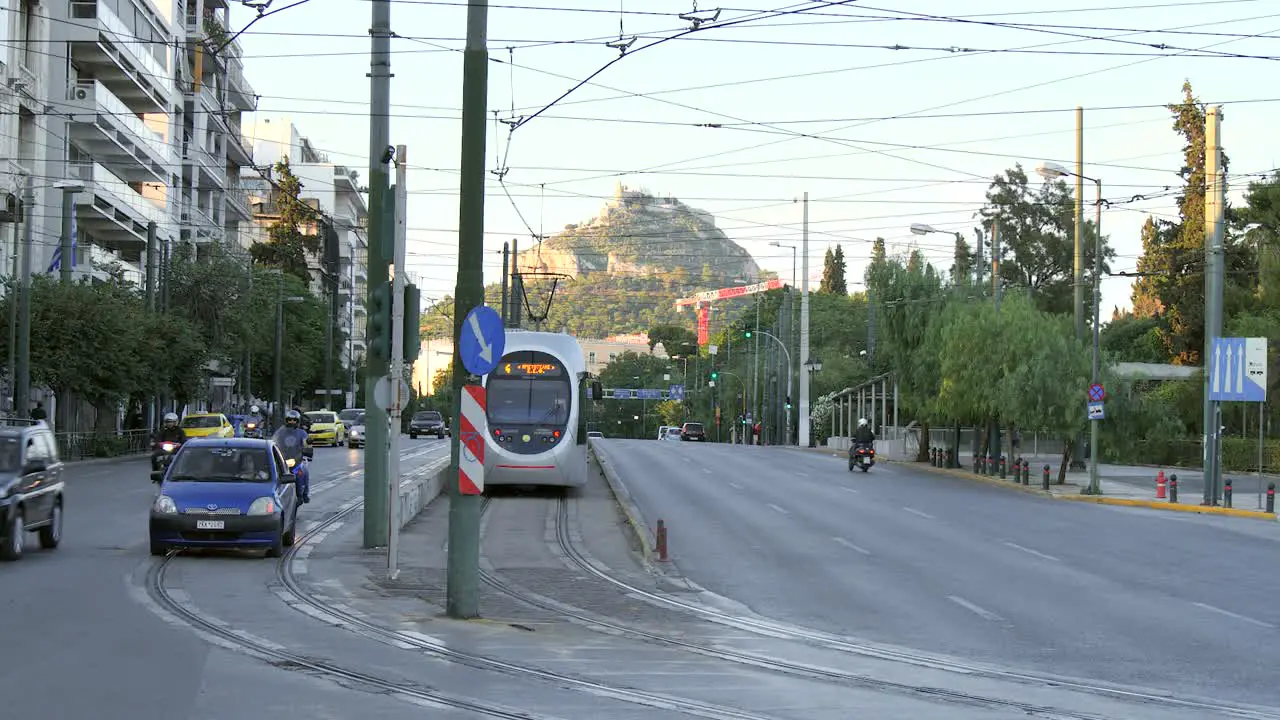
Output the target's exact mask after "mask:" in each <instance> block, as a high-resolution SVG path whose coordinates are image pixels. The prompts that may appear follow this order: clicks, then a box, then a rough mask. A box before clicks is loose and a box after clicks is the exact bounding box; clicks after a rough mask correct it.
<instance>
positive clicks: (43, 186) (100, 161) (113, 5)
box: [0, 0, 256, 283]
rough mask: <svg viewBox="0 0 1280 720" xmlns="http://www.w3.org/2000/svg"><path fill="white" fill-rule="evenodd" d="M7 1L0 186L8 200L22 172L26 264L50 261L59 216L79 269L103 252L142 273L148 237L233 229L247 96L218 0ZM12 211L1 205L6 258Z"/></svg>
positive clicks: (1, 54)
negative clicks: (30, 199)
mask: <svg viewBox="0 0 1280 720" xmlns="http://www.w3.org/2000/svg"><path fill="white" fill-rule="evenodd" d="M10 6H11V7H10V8H8V9H5V10H3V11H0V17H2V18H3V20H2V21H0V22H2V25H0V37H5V38H12V39H13V40H14V41H15V42H11V43H9V44H7V46H6V47H4V48H3V49H0V60H2V61H3V70H2V71H0V72H2V74H3V75H2V76H3V79H4V87H3V90H0V111H3V113H4V114H3V118H4V119H3V123H4V125H3V130H2V131H0V157H3V158H6V159H7V160H6V162H5V163H4V166H3V167H0V197H2V198H3V199H4V204H3V205H4V207H6V208H12V207H13V204H14V201H16V200H17V198H18V197H19V196H20V195H21V188H22V186H23V184H24V182H25V181H26V178H27V177H29V178H30V179H31V184H32V186H33V189H34V191H35V192H34V195H35V204H34V206H33V207H32V208H30V211H29V212H28V213H27V215H28V217H29V218H31V220H32V238H33V252H32V263H31V266H32V271H33V272H36V273H41V272H49V271H52V270H53V269H54V268H55V267H56V265H55V263H56V262H60V261H61V258H60V257H58V255H60V253H59V252H58V244H59V238H60V237H61V235H62V230H63V224H64V220H67V221H69V224H70V227H71V230H72V236H73V238H74V244H75V251H74V253H73V260H72V262H73V264H74V271H75V273H76V274H77V275H78V276H84V275H90V276H100V275H101V273H100V272H99V271H98V270H96V265H97V264H101V263H114V264H118V265H120V266H121V267H122V269H123V270H124V273H125V276H126V278H128V279H130V280H133V281H135V282H139V283H140V282H142V281H143V278H144V271H145V267H144V265H145V258H146V250H147V245H148V241H149V238H153V239H154V242H155V243H156V245H157V248H158V249H160V251H161V253H163V251H164V249H166V248H168V249H171V248H172V244H173V243H175V242H190V243H194V244H196V245H197V247H200V246H202V245H205V244H207V243H209V242H213V241H218V240H222V239H224V238H225V237H226V234H227V232H228V230H230V231H231V232H232V233H235V232H237V229H238V225H239V223H240V222H241V221H243V220H248V219H249V212H248V207H247V202H246V200H245V198H244V195H243V192H242V190H240V188H239V185H238V178H239V168H240V167H242V166H244V165H247V164H249V163H250V162H251V158H250V157H249V153H248V150H247V149H246V148H245V147H244V144H243V142H242V141H241V139H240V134H239V129H238V128H239V122H240V114H241V113H242V112H244V111H247V110H251V109H253V107H254V105H255V102H256V99H255V97H254V94H253V90H252V88H251V87H250V86H249V85H248V83H247V82H246V81H245V79H244V70H243V63H242V61H241V51H240V48H239V46H238V45H237V44H236V43H229V44H226V43H225V42H224V41H225V38H226V34H225V28H226V27H227V26H228V9H227V5H226V2H225V0H204V1H203V2H201V1H200V0H182V1H181V2H178V3H177V4H169V3H164V4H162V5H161V4H156V3H154V2H152V0H54V1H52V2H40V0H13V1H12V2H11V3H10ZM219 33H221V35H219ZM219 38H221V39H219ZM174 39H177V41H178V42H174ZM188 41H192V42H188ZM179 48H181V49H179ZM214 50H216V52H214ZM229 171H231V173H230V174H229ZM68 195H69V200H70V203H71V208H72V212H71V213H70V215H69V216H68V217H66V218H64V213H63V200H64V197H67V196H68ZM15 219H16V218H14V217H12V213H8V214H2V213H0V236H3V238H4V244H3V246H4V248H5V253H4V257H5V260H8V261H12V259H13V258H14V256H15V254H16V253H15V252H14V242H13V240H14V235H15V233H14V232H13V226H14V223H13V222H12V221H13V220H15Z"/></svg>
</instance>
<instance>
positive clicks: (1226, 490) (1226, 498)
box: [1222, 478, 1231, 507]
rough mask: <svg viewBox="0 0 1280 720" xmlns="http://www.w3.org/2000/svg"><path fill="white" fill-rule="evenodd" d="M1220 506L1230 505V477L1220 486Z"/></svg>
mask: <svg viewBox="0 0 1280 720" xmlns="http://www.w3.org/2000/svg"><path fill="white" fill-rule="evenodd" d="M1222 507H1231V479H1230V478H1228V479H1227V484H1226V485H1223V486H1222Z"/></svg>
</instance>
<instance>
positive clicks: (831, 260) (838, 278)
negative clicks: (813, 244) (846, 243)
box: [818, 244, 849, 295]
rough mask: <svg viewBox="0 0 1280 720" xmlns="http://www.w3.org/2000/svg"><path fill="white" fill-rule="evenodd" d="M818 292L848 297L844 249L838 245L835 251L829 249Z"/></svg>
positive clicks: (824, 261) (824, 259)
mask: <svg viewBox="0 0 1280 720" xmlns="http://www.w3.org/2000/svg"><path fill="white" fill-rule="evenodd" d="M818 292H820V293H830V294H832V295H848V294H849V286H848V285H847V284H846V283H845V260H844V248H842V247H840V245H839V244H837V245H836V247H835V249H834V250H832V249H831V248H827V255H826V257H825V258H823V261H822V282H821V284H819V285H818Z"/></svg>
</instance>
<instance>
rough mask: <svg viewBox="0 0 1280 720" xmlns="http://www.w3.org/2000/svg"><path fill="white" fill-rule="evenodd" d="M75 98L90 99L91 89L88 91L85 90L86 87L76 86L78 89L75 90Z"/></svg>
mask: <svg viewBox="0 0 1280 720" xmlns="http://www.w3.org/2000/svg"><path fill="white" fill-rule="evenodd" d="M75 98H76V99H77V100H88V99H89V91H88V90H85V89H84V88H82V87H78V88H76V90H75Z"/></svg>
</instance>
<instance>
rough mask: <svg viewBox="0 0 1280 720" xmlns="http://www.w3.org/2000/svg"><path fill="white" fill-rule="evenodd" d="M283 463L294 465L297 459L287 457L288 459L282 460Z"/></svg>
mask: <svg viewBox="0 0 1280 720" xmlns="http://www.w3.org/2000/svg"><path fill="white" fill-rule="evenodd" d="M284 464H285V465H288V466H289V467H293V466H294V465H297V464H298V461H297V460H294V459H293V458H289V459H288V460H285V461H284Z"/></svg>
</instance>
